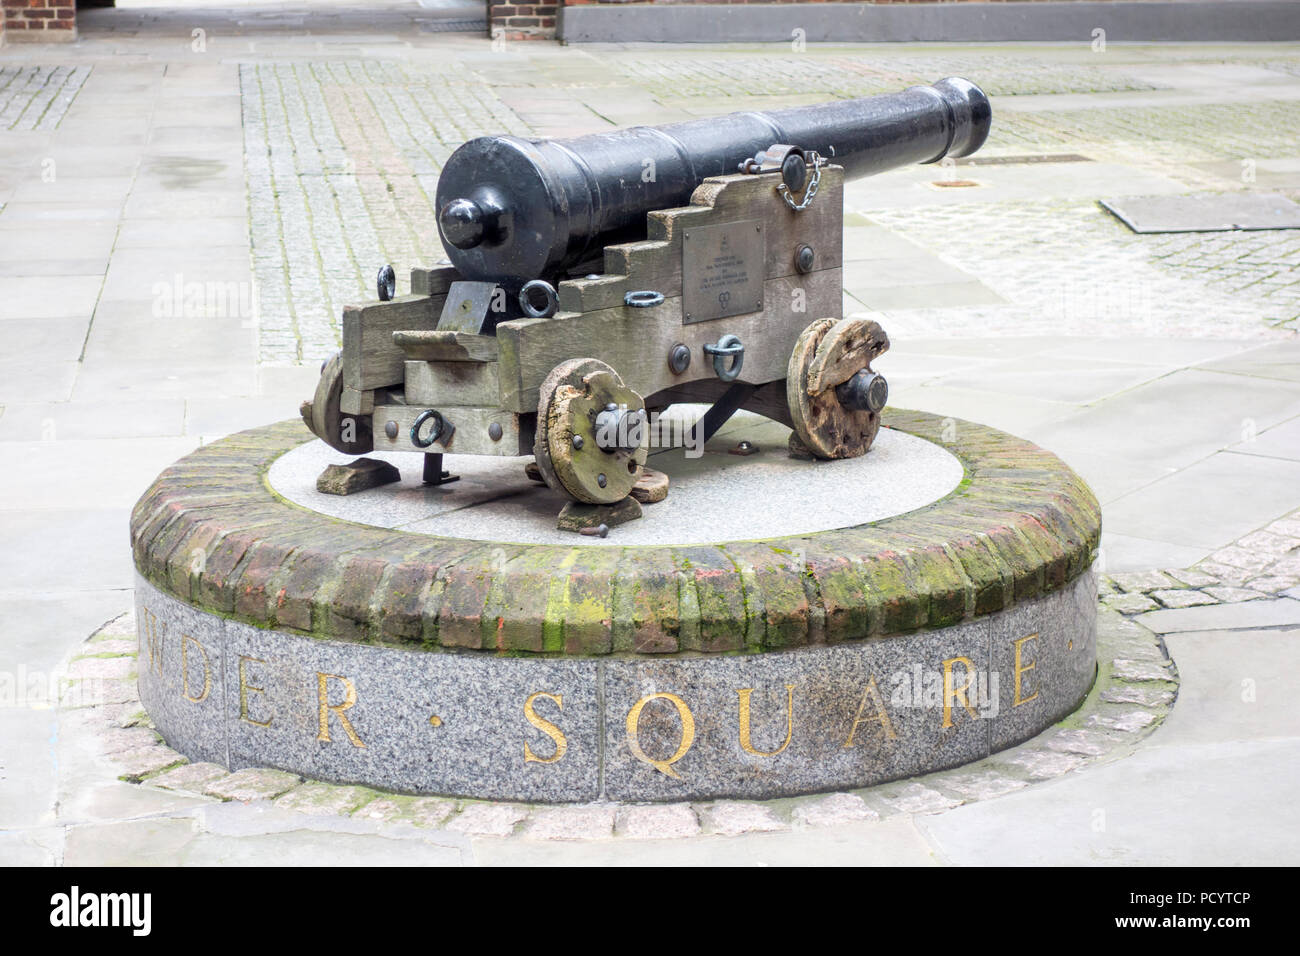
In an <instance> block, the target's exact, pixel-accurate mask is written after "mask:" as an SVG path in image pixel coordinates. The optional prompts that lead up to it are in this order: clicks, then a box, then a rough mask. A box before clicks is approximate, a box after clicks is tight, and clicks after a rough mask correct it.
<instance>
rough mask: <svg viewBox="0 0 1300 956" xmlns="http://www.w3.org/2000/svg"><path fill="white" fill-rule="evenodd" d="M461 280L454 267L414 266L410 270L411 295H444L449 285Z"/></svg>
mask: <svg viewBox="0 0 1300 956" xmlns="http://www.w3.org/2000/svg"><path fill="white" fill-rule="evenodd" d="M462 278H464V277H463V276H462V275H461V274H460V273H459V272H457V271H456V269H455V267H454V266H432V267H429V268H424V267H421V266H416V267H415V268H414V269H412V270H411V294H412V295H446V294H447V290H448V289H449V288H451V284H452V283H453V282H458V281H460V280H461V279H462Z"/></svg>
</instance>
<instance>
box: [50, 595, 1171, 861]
mask: <svg viewBox="0 0 1300 956" xmlns="http://www.w3.org/2000/svg"><path fill="white" fill-rule="evenodd" d="M1100 614H1101V617H1100V622H1099V629H1098V658H1099V661H1100V667H1099V671H1098V676H1097V682H1096V684H1095V685H1094V687H1093V689H1092V692H1091V693H1090V694H1089V695H1088V698H1087V700H1086V701H1085V702H1084V704H1083V706H1082V707H1081V708H1080V709H1079V710H1078V711H1076V712H1075V713H1073V714H1071V715H1070V716H1069V717H1067V718H1065V719H1064V720H1063V721H1061V722H1060V723H1059V724H1057V725H1056V726H1055V727H1052V728H1050V729H1049V730H1047V731H1044V732H1043V733H1042V734H1039V735H1038V736H1037V737H1034V738H1033V739H1031V740H1029V741H1026V742H1025V743H1023V744H1021V745H1020V746H1018V747H1013V748H1011V749H1009V750H1004V751H1001V752H1000V753H997V754H994V755H992V756H991V757H988V758H986V759H984V760H980V761H977V762H975V763H972V764H967V765H965V766H963V767H959V768H957V769H954V770H949V771H943V772H940V773H933V774H929V775H926V776H922V777H916V778H911V779H908V780H900V781H897V782H894V783H888V784H883V785H880V786H877V787H869V788H865V789H861V790H855V791H853V792H844V793H831V794H815V795H811V796H806V797H796V798H793V799H781V800H771V801H765V802H755V801H748V800H717V801H710V802H699V803H675V804H672V803H670V804H654V805H645V804H619V803H609V802H602V803H594V804H581V805H577V804H575V805H554V806H530V805H526V804H518V803H504V802H495V801H481V800H462V799H452V798H446V797H415V796H406V795H400V794H391V793H384V792H381V791H377V790H372V789H370V788H368V787H362V786H348V785H335V784H328V783H320V782H316V781H311V780H304V779H303V778H301V777H298V776H296V775H294V774H290V773H285V772H284V771H280V770H270V769H259V768H247V769H244V770H239V771H236V772H234V773H231V772H229V771H227V770H226V769H225V768H224V767H221V766H219V765H217V764H213V763H189V762H188V761H187V760H186V759H185V758H184V757H183V756H182V755H181V754H179V753H177V752H176V751H174V750H172V749H171V748H169V747H167V745H166V744H165V743H164V742H163V741H162V740H161V739H160V738H159V737H158V735H157V734H156V733H155V732H154V730H153V728H152V725H151V723H150V721H149V718H148V716H147V715H146V714H145V713H144V711H143V709H142V708H141V705H140V701H139V697H138V694H137V691H136V686H135V667H136V660H137V652H138V644H137V639H136V630H135V619H134V614H133V613H127V614H124V615H122V616H121V617H119V618H117V619H115V620H114V621H111V622H110V623H109V624H107V625H105V626H104V627H103V628H101V629H100V630H98V631H96V632H95V633H94V634H93V635H91V637H90V638H89V639H88V640H87V642H86V643H84V644H82V645H81V646H80V647H79V648H78V649H77V650H76V651H75V652H74V653H73V655H72V659H71V660H70V662H69V663H68V665H67V666H66V668H65V669H64V676H63V677H62V678H61V680H60V687H61V693H62V695H63V697H62V709H63V711H64V713H65V715H67V716H68V719H70V720H77V721H79V722H80V726H82V727H85V728H86V730H87V731H89V732H90V733H92V734H93V735H94V739H95V741H96V743H97V747H98V752H99V753H102V754H103V755H105V756H106V757H107V758H108V760H109V761H110V762H111V764H112V765H113V766H115V767H116V770H117V773H118V775H119V777H120V779H122V780H125V781H127V782H129V783H134V784H140V785H142V786H144V787H146V788H149V789H160V790H166V791H172V792H178V793H184V794H196V795H204V796H206V797H208V798H209V799H210V800H212V801H214V802H215V801H238V802H242V803H253V802H259V803H261V804H262V805H265V804H266V802H268V801H269V803H270V805H271V806H273V807H276V808H278V809H281V810H292V811H294V812H296V813H299V814H303V815H306V816H310V817H317V818H319V817H334V818H342V817H346V818H350V819H351V820H353V821H360V822H364V823H367V824H369V825H371V826H374V827H376V828H378V830H379V831H380V832H383V833H384V834H385V835H388V836H393V837H395V838H401V837H403V836H414V837H417V838H418V831H419V830H426V831H427V830H430V829H444V830H447V831H450V832H452V833H464V834H467V835H470V836H479V837H497V838H513V839H522V840H528V841H550V840H604V839H611V838H625V839H674V838H684V837H693V836H698V835H701V834H705V835H714V836H725V837H730V836H743V835H745V834H749V833H765V832H778V831H786V830H802V829H809V828H819V827H830V826H839V825H843V824H846V823H854V822H863V821H875V820H880V819H883V818H887V817H891V816H898V815H900V814H924V813H938V812H942V811H944V810H949V809H952V808H953V807H957V806H961V805H962V804H967V803H973V802H976V801H979V800H988V799H993V798H996V797H999V796H1002V795H1004V794H1007V793H1012V792H1014V791H1017V790H1022V789H1024V788H1025V787H1027V786H1032V785H1034V784H1035V783H1038V782H1040V781H1044V780H1051V779H1056V778H1059V777H1061V776H1063V775H1065V774H1068V773H1072V772H1074V771H1076V770H1080V769H1082V768H1085V767H1088V766H1092V765H1096V764H1098V763H1103V762H1110V761H1113V760H1118V759H1122V758H1123V757H1125V756H1127V755H1128V754H1130V753H1132V752H1133V750H1134V749H1135V748H1136V747H1137V746H1138V744H1139V743H1140V742H1141V741H1142V740H1143V739H1145V738H1146V737H1147V736H1148V735H1150V734H1151V733H1152V732H1153V731H1154V730H1155V729H1156V728H1158V727H1159V726H1160V725H1161V724H1162V723H1163V722H1164V720H1165V718H1166V717H1167V716H1168V714H1169V712H1170V709H1171V708H1172V707H1173V705H1174V701H1175V699H1176V697H1177V694H1178V687H1179V676H1178V668H1177V667H1176V665H1175V664H1174V662H1173V661H1171V660H1170V659H1169V654H1168V651H1167V648H1166V647H1165V645H1164V642H1163V641H1162V640H1161V639H1160V638H1159V637H1157V636H1156V635H1154V634H1152V633H1151V632H1150V631H1149V630H1147V629H1145V628H1143V627H1141V626H1140V625H1138V624H1137V623H1135V622H1133V621H1131V620H1127V619H1125V618H1124V617H1123V616H1122V615H1120V614H1119V613H1117V612H1116V611H1114V610H1111V609H1107V608H1102V609H1101V612H1100ZM197 819H199V820H201V819H202V816H201V815H200V816H199V817H198V818H197ZM394 827H402V828H405V827H412V828H415V829H414V830H400V829H392V828H394Z"/></svg>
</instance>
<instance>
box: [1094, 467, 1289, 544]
mask: <svg viewBox="0 0 1300 956" xmlns="http://www.w3.org/2000/svg"><path fill="white" fill-rule="evenodd" d="M1297 488H1300V461H1288V460H1285V459H1280V458H1266V457H1262V456H1259V455H1242V454H1237V453H1235V452H1219V453H1218V454H1215V455H1211V456H1210V457H1208V458H1206V459H1204V460H1203V461H1198V462H1196V463H1195V464H1192V465H1189V466H1188V467H1186V468H1183V469H1182V470H1181V471H1178V472H1176V473H1175V474H1172V475H1170V476H1169V477H1167V478H1161V479H1159V480H1157V481H1154V482H1152V483H1151V484H1149V485H1146V486H1145V487H1143V488H1141V489H1139V490H1137V491H1134V492H1131V493H1130V494H1127V495H1124V496H1123V497H1121V498H1117V499H1114V500H1112V501H1108V502H1107V503H1106V511H1105V516H1104V517H1105V526H1106V527H1107V528H1108V529H1110V530H1111V531H1112V532H1116V533H1120V534H1126V535H1132V536H1134V537H1139V538H1148V539H1154V540H1162V541H1168V542H1170V543H1173V544H1179V545H1184V546H1186V547H1190V548H1213V547H1215V546H1216V545H1218V544H1221V543H1222V542H1224V541H1233V540H1236V539H1237V538H1240V537H1241V536H1242V535H1245V534H1249V533H1250V532H1251V531H1252V530H1253V529H1255V528H1258V527H1260V526H1261V525H1264V524H1267V523H1268V522H1269V521H1271V520H1272V519H1274V518H1276V517H1277V516H1278V515H1280V514H1285V513H1286V512H1287V511H1289V510H1290V509H1291V508H1293V507H1294V506H1295V501H1296V489H1297ZM1165 566H1166V567H1173V566H1176V565H1173V564H1170V563H1166V564H1165Z"/></svg>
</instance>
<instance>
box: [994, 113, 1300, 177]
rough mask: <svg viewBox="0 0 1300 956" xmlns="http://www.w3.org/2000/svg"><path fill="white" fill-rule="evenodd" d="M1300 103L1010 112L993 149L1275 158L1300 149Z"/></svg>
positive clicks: (1157, 158) (1121, 156)
mask: <svg viewBox="0 0 1300 956" xmlns="http://www.w3.org/2000/svg"><path fill="white" fill-rule="evenodd" d="M1298 113H1300V110H1297V107H1296V104H1295V103H1293V102H1288V101H1280V102H1279V101H1275V100H1261V101H1256V102H1250V103H1230V104H1229V103H1208V104H1198V105H1196V106H1147V107H1125V106H1121V105H1119V104H1116V103H1114V102H1112V103H1110V104H1109V105H1108V106H1106V107H1101V106H1098V107H1092V108H1089V109H1079V110H1061V111H1045V112H1040V113H1029V112H1010V111H1003V112H1002V113H1001V114H1000V115H999V116H998V118H997V122H995V123H994V124H993V130H992V132H991V133H990V135H989V146H990V147H991V148H995V149H996V148H998V147H1001V148H1005V149H1010V150H1015V151H1053V150H1072V151H1075V152H1078V151H1080V148H1081V146H1082V147H1086V148H1087V149H1089V150H1091V151H1092V155H1093V156H1094V158H1106V159H1112V160H1116V161H1119V162H1124V163H1128V164H1129V165H1152V164H1156V163H1159V162H1161V161H1173V162H1174V163H1177V164H1179V165H1183V164H1187V163H1195V162H1205V161H1209V160H1215V159H1273V158H1284V157H1288V156H1295V155H1296V154H1297V153H1300V122H1297V114H1298Z"/></svg>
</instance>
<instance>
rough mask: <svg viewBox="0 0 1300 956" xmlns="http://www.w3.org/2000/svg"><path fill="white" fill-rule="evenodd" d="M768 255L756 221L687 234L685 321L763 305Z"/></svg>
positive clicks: (684, 241)
mask: <svg viewBox="0 0 1300 956" xmlns="http://www.w3.org/2000/svg"><path fill="white" fill-rule="evenodd" d="M765 262H766V256H765V254H764V248H763V223H762V222H761V221H759V220H757V219H746V220H743V221H741V222H724V223H721V224H720V225H716V226H696V227H695V228H693V229H687V230H686V231H685V232H683V233H682V324H683V325H690V324H692V323H694V322H707V321H708V320H709V319H721V318H725V317H726V316H729V315H746V314H748V313H750V312H759V311H761V310H762V308H763V278H764V274H763V273H764V263H765Z"/></svg>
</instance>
